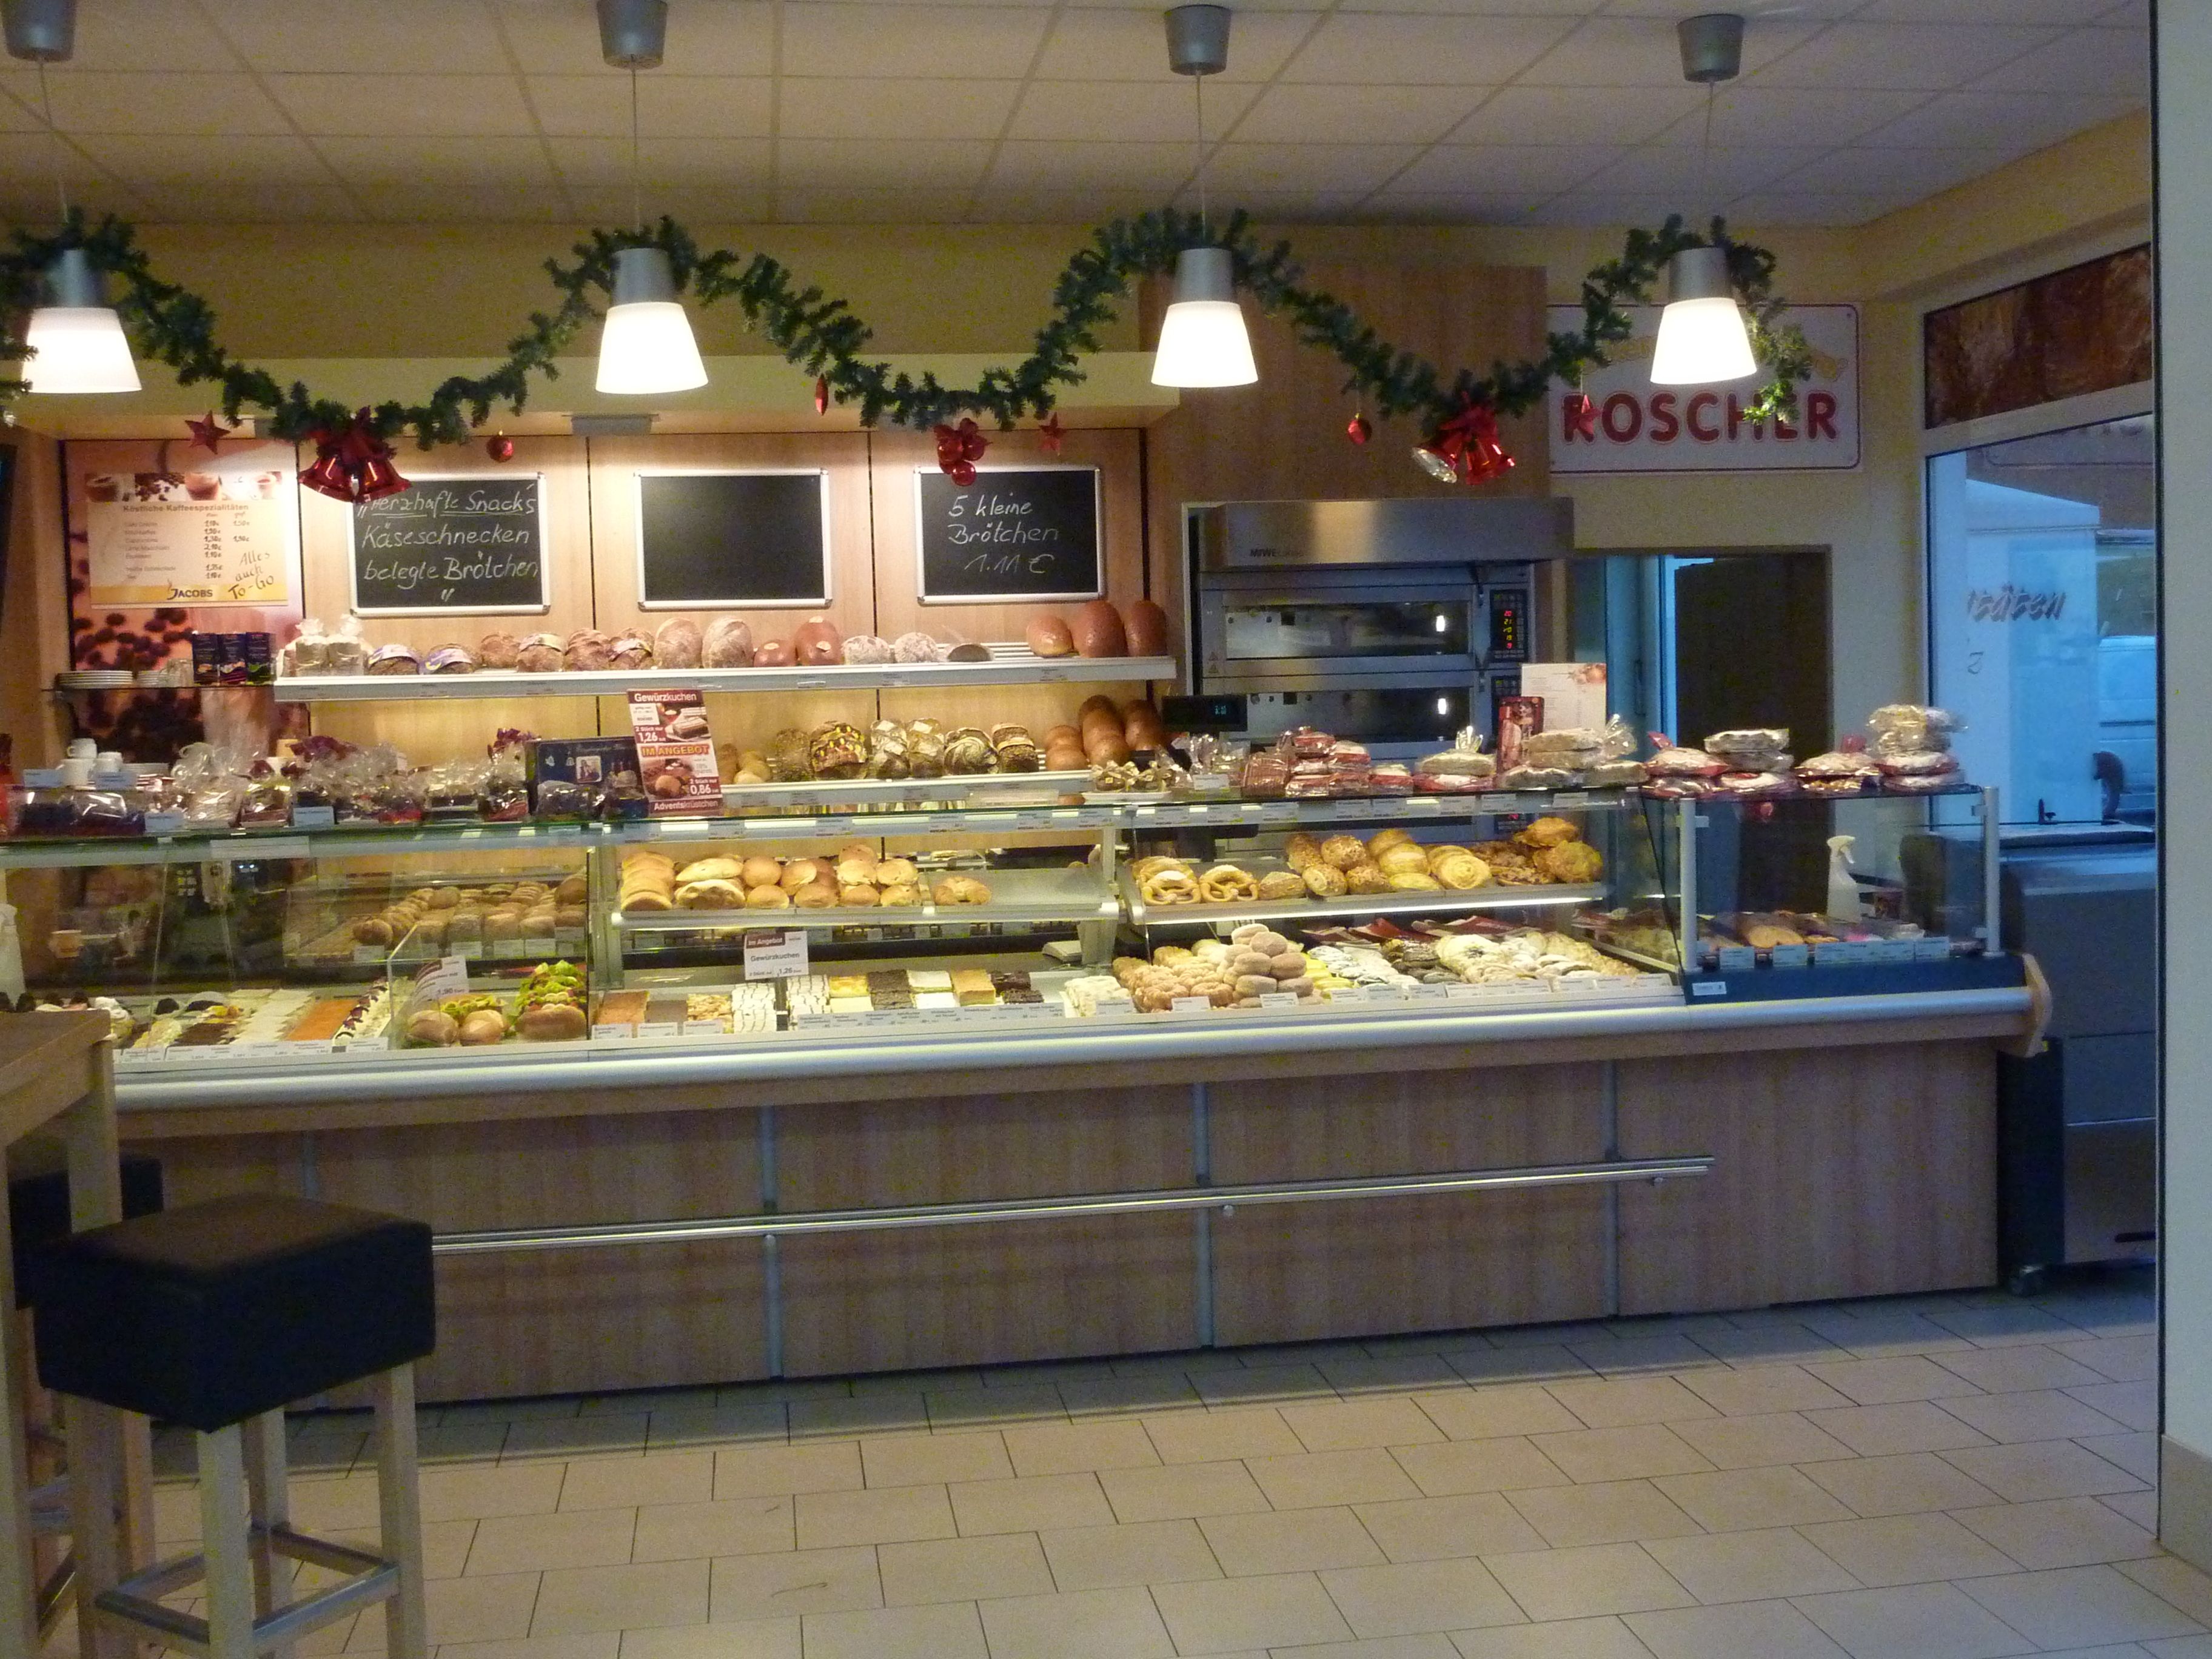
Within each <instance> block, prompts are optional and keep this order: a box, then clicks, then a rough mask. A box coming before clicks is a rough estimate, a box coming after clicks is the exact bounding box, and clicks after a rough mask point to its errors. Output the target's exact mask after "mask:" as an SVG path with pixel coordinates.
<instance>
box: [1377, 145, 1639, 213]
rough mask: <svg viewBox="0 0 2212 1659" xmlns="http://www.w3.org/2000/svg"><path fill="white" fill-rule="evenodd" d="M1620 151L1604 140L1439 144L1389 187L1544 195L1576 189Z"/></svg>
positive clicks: (1523, 198)
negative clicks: (1562, 142)
mask: <svg viewBox="0 0 2212 1659" xmlns="http://www.w3.org/2000/svg"><path fill="white" fill-rule="evenodd" d="M1619 155H1620V151H1619V150H1618V149H1613V148H1612V147H1611V146H1609V145H1604V144H1520V145H1512V146H1500V145H1496V144H1438V145H1437V147H1436V148H1435V149H1432V150H1431V151H1429V153H1428V154H1427V155H1424V156H1422V157H1421V159H1420V160H1419V161H1416V162H1414V163H1413V166H1411V167H1407V169H1406V170H1405V172H1403V173H1401V174H1399V176H1398V177H1397V178H1395V179H1392V180H1391V181H1390V190H1391V192H1392V193H1393V194H1408V195H1412V194H1421V195H1451V196H1459V197H1473V196H1480V195H1495V196H1503V197H1510V198H1511V199H1512V200H1515V201H1530V200H1534V201H1541V200H1543V199H1544V198H1545V197H1550V196H1555V195H1557V194H1558V193H1559V191H1563V190H1572V189H1574V188H1575V187H1576V186H1577V185H1580V184H1581V183H1583V181H1584V180H1585V179H1589V176H1590V175H1591V174H1592V173H1595V172H1597V171H1598V169H1599V168H1601V167H1605V166H1606V165H1607V163H1609V162H1611V161H1614V160H1615V159H1616V158H1618V156H1619Z"/></svg>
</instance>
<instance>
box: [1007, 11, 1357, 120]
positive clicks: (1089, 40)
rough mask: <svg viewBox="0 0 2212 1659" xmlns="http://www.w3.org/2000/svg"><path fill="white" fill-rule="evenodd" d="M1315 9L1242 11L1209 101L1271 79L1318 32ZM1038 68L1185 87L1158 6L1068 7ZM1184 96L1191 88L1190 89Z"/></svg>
mask: <svg viewBox="0 0 2212 1659" xmlns="http://www.w3.org/2000/svg"><path fill="white" fill-rule="evenodd" d="M1317 18H1318V14H1316V13H1313V12H1300V11H1282V12H1273V11H1264V12H1246V11H1243V10H1239V11H1238V13H1237V22H1236V26H1235V27H1233V28H1232V29H1231V31H1230V34H1229V67H1228V68H1227V69H1225V70H1223V71H1222V72H1221V73H1220V74H1219V75H1218V76H1209V77H1208V82H1207V87H1206V102H1207V103H1209V104H1211V103H1212V102H1213V100H1214V98H1215V96H1216V94H1217V93H1218V90H1219V88H1222V87H1223V86H1224V85H1225V84H1227V83H1229V82H1237V81H1265V80H1267V79H1268V78H1269V77H1270V76H1273V74H1274V73H1275V71H1276V70H1279V69H1280V68H1282V66H1283V64H1284V61H1285V59H1286V58H1289V57H1290V55H1291V52H1294V51H1295V50H1297V46H1298V45H1299V43H1300V42H1301V41H1303V40H1304V39H1305V38H1306V36H1307V35H1308V34H1310V33H1312V31H1313V27H1314V24H1315V22H1316V21H1317ZM1037 73H1038V74H1039V75H1040V76H1043V77H1045V78H1046V79H1048V80H1055V81H1160V82H1166V83H1168V84H1170V85H1171V86H1176V87H1183V86H1184V82H1183V79H1182V76H1177V75H1174V74H1171V73H1170V71H1169V70H1168V48H1167V34H1166V31H1165V30H1164V29H1163V28H1162V27H1161V26H1160V15H1159V13H1158V10H1156V9H1155V10H1149V11H1073V10H1071V11H1065V12H1062V13H1061V14H1060V16H1059V18H1058V19H1057V21H1054V24H1053V28H1052V38H1051V39H1050V40H1048V41H1046V42H1045V48H1044V56H1043V58H1042V59H1040V60H1039V62H1038V64H1037ZM1183 97H1184V101H1185V102H1188V101H1189V91H1188V88H1187V87H1186V88H1185V89H1184V94H1183Z"/></svg>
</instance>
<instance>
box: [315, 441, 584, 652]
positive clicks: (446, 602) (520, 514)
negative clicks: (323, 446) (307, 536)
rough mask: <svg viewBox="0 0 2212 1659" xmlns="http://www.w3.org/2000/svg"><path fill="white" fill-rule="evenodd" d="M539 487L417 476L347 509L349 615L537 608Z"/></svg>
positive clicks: (541, 567) (541, 585)
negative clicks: (392, 492) (350, 544)
mask: <svg viewBox="0 0 2212 1659" xmlns="http://www.w3.org/2000/svg"><path fill="white" fill-rule="evenodd" d="M548 605H550V600H549V599H547V597H546V591H545V480H544V477H542V476H540V475H539V474H538V473H535V472H532V473H522V474H515V475H512V476H510V475H506V474H502V475H501V476H500V477H418V478H416V480H415V481H414V483H413V484H412V486H411V487H410V488H409V489H404V490H402V491H401V492H400V493H399V494H398V495H385V496H380V497H379V498H378V499H377V500H375V501H356V502H355V503H354V509H353V608H354V609H355V610H356V611H358V612H359V613H360V614H361V615H362V616H364V617H408V616H428V615H436V614H438V613H440V612H442V611H459V612H472V613H482V612H486V611H495V612H496V611H507V612H520V611H544V610H545V609H546V608H547V606H548Z"/></svg>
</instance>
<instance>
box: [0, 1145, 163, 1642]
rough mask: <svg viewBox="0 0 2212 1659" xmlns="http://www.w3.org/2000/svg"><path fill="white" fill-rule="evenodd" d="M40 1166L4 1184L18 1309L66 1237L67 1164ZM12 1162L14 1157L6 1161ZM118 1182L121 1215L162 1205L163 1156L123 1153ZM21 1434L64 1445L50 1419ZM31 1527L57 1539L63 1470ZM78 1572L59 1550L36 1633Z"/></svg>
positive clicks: (19, 1355) (50, 1450)
mask: <svg viewBox="0 0 2212 1659" xmlns="http://www.w3.org/2000/svg"><path fill="white" fill-rule="evenodd" d="M29 1161H30V1162H32V1163H33V1164H36V1165H39V1166H40V1167H34V1168H32V1169H29V1170H26V1171H25V1172H23V1173H20V1174H13V1175H11V1176H9V1182H8V1237H9V1248H10V1253H11V1255H12V1257H13V1265H14V1267H15V1307H16V1310H17V1311H18V1312H19V1313H20V1312H21V1310H24V1309H27V1308H28V1307H29V1306H30V1305H31V1298H30V1294H29V1291H28V1288H27V1287H28V1285H30V1282H31V1273H32V1271H33V1267H32V1264H33V1262H34V1261H36V1260H37V1259H38V1255H39V1253H40V1251H42V1250H45V1249H49V1248H51V1247H52V1245H55V1244H57V1243H60V1242H61V1241H62V1240H63V1239H64V1238H67V1237H69V1236H70V1187H69V1170H68V1169H67V1167H66V1166H64V1165H63V1164H59V1163H58V1161H57V1160H56V1159H54V1158H46V1159H38V1158H35V1157H34V1158H32V1159H31V1160H29ZM9 1163H10V1164H11V1166H12V1165H14V1164H15V1163H16V1160H15V1159H12V1158H11V1159H10V1160H9ZM118 1165H119V1168H120V1172H121V1175H122V1183H123V1213H124V1215H125V1217H126V1218H129V1217H134V1216H142V1215H152V1214H154V1213H155V1212H157V1211H158V1210H160V1209H161V1159H160V1158H152V1157H149V1156H148V1155H147V1154H146V1153H143V1152H125V1153H124V1154H123V1155H122V1157H121V1158H119V1159H118ZM21 1335H22V1330H21V1324H20V1323H18V1324H16V1325H15V1326H11V1327H10V1328H9V1331H8V1334H7V1340H9V1343H11V1344H12V1345H14V1346H13V1347H12V1349H11V1356H12V1358H14V1359H15V1360H17V1361H20V1360H21V1359H23V1358H27V1357H28V1353H29V1345H28V1344H27V1343H26V1342H24V1341H22V1340H21ZM15 1374H16V1375H17V1376H28V1375H29V1374H30V1367H29V1366H28V1365H27V1364H20V1363H18V1364H15ZM23 1432H24V1435H25V1437H26V1439H27V1441H28V1443H29V1445H30V1448H31V1449H33V1451H43V1452H45V1453H46V1454H48V1455H49V1456H50V1457H54V1456H59V1455H62V1454H64V1452H65V1451H66V1450H67V1443H66V1442H65V1441H64V1439H63V1438H62V1437H61V1436H60V1435H59V1434H58V1433H56V1432H55V1431H54V1429H53V1426H52V1424H50V1423H37V1422H26V1423H25V1424H24V1425H23ZM31 1530H32V1532H33V1534H34V1535H35V1536H37V1537H40V1538H60V1537H64V1536H66V1535H67V1534H68V1533H69V1531H70V1483H69V1475H68V1474H67V1473H66V1472H64V1473H63V1474H57V1475H55V1476H54V1477H53V1478H52V1480H44V1481H41V1482H40V1484H39V1485H37V1486H34V1487H33V1488H32V1489H31ZM75 1579H76V1556H75V1555H74V1554H73V1553H64V1555H63V1556H62V1557H61V1559H60V1560H59V1561H58V1563H57V1564H56V1565H55V1566H54V1568H53V1570H52V1571H51V1572H48V1573H47V1574H46V1576H45V1577H44V1578H43V1579H42V1580H41V1581H40V1585H39V1607H38V1616H39V1633H40V1635H41V1636H44V1635H46V1634H48V1633H49V1632H52V1629H53V1627H54V1626H55V1625H57V1624H58V1623H59V1622H60V1620H61V1615H62V1610H63V1608H64V1607H65V1606H66V1605H67V1603H68V1598H69V1593H70V1586H71V1584H72V1583H74V1581H75Z"/></svg>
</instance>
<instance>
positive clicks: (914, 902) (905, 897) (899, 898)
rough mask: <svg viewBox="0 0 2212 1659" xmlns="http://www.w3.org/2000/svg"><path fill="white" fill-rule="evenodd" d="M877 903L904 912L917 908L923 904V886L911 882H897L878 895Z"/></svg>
mask: <svg viewBox="0 0 2212 1659" xmlns="http://www.w3.org/2000/svg"><path fill="white" fill-rule="evenodd" d="M877 902H878V903H879V904H883V905H886V906H890V907H892V908H898V909H902V910H906V909H913V908H916V907H918V906H919V905H920V904H921V884H919V883H916V882H910V881H902V882H895V883H893V884H891V885H890V886H888V887H886V888H884V890H882V891H881V892H880V893H878V895H877Z"/></svg>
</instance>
